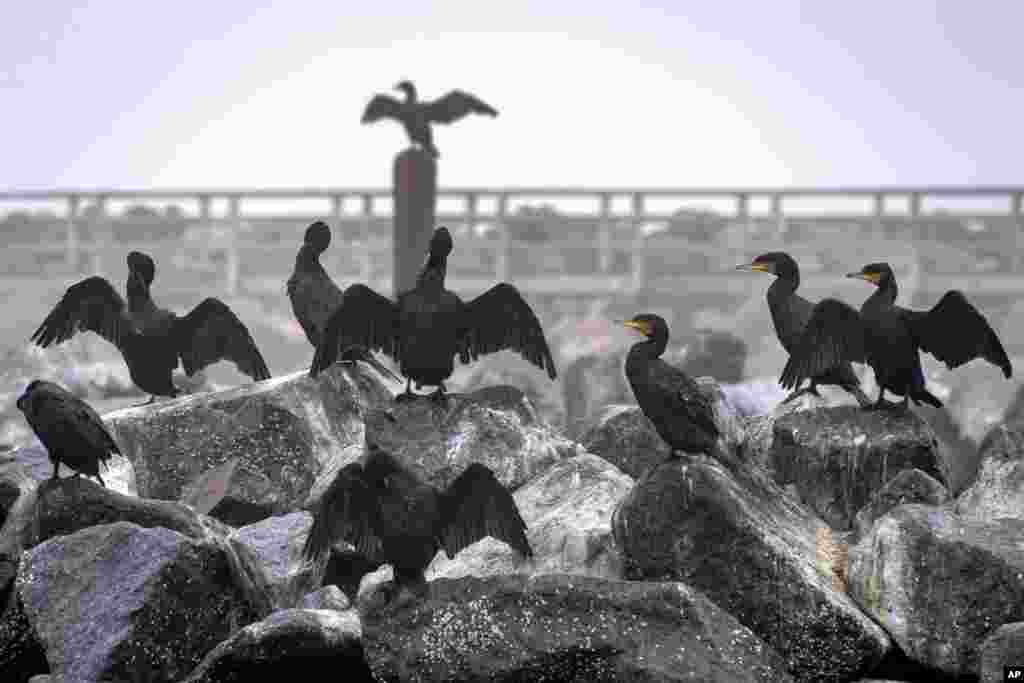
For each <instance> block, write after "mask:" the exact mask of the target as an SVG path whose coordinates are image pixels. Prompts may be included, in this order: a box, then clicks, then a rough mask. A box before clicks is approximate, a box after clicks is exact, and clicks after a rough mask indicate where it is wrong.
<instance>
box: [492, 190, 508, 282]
mask: <svg viewBox="0 0 1024 683" xmlns="http://www.w3.org/2000/svg"><path fill="white" fill-rule="evenodd" d="M497 219H498V220H497V221H495V222H496V224H497V226H498V245H497V246H496V247H495V253H494V279H495V280H497V281H498V282H506V281H507V280H508V260H509V259H508V257H509V251H510V250H511V248H512V240H511V239H510V235H509V229H508V222H507V221H508V195H507V194H505V193H504V192H502V193H501V194H500V195H498V207H497Z"/></svg>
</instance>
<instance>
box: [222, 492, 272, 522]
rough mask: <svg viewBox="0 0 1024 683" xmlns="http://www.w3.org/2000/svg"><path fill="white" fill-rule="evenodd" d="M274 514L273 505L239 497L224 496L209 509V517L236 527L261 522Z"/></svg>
mask: <svg viewBox="0 0 1024 683" xmlns="http://www.w3.org/2000/svg"><path fill="white" fill-rule="evenodd" d="M274 514H276V511H275V508H274V506H273V505H261V504H259V503H253V502H251V501H247V500H241V499H239V498H224V499H223V500H221V501H220V502H219V503H217V504H216V505H215V506H214V507H213V509H212V510H210V516H211V517H213V518H214V519H216V520H218V521H220V522H224V523H225V524H227V525H229V526H233V527H235V528H236V529H240V528H242V527H243V526H248V525H250V524H255V523H256V522H262V521H263V520H265V519H267V518H268V517H273V516H274Z"/></svg>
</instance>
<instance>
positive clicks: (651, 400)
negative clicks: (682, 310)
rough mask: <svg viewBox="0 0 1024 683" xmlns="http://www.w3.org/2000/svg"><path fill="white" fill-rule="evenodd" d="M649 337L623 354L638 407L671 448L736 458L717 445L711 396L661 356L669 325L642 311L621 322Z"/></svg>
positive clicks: (725, 459) (723, 458)
mask: <svg viewBox="0 0 1024 683" xmlns="http://www.w3.org/2000/svg"><path fill="white" fill-rule="evenodd" d="M622 324H623V325H625V326H626V327H630V328H632V329H634V330H637V331H638V332H640V333H641V334H642V335H644V336H645V337H647V339H646V340H644V341H641V342H637V343H636V344H633V346H632V348H630V350H629V353H628V354H627V355H626V378H627V379H628V380H629V385H630V387H632V389H633V396H635V397H636V402H637V403H638V404H639V405H640V410H642V411H643V413H644V415H646V416H647V418H648V419H649V420H650V421H651V423H652V424H654V428H655V429H656V430H657V431H658V434H659V435H660V436H661V438H662V439H664V440H665V443H667V444H668V445H669V447H670V448H671V449H672V451H673V453H672V456H674V455H675V451H683V452H684V453H704V454H706V455H708V456H711V457H713V458H715V459H716V460H719V461H721V462H722V463H723V464H735V459H734V458H732V457H731V456H730V455H728V454H727V453H725V451H724V449H722V448H720V447H719V445H718V439H719V438H720V437H721V431H720V430H719V429H718V425H717V424H715V413H714V407H713V406H712V405H711V399H710V398H709V397H708V396H707V394H705V393H704V392H703V391H701V390H700V386H699V385H698V384H697V383H696V382H695V381H693V379H691V378H690V376H689V375H687V374H686V373H685V372H683V371H682V370H680V369H679V368H677V367H674V366H672V365H669V364H668V363H666V362H665V361H664V360H662V359H661V354H663V353H664V352H665V347H666V346H667V345H668V324H667V323H666V322H665V320H664V319H663V318H662V317H661V316H659V315H654V314H653V313H641V314H640V315H636V316H633V318H631V319H630V320H626V321H625V322H623V323H622Z"/></svg>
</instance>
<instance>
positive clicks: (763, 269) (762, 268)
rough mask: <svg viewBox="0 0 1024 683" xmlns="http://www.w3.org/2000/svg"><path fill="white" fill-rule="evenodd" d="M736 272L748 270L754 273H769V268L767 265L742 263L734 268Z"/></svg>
mask: <svg viewBox="0 0 1024 683" xmlns="http://www.w3.org/2000/svg"><path fill="white" fill-rule="evenodd" d="M736 270H750V271H753V272H755V273H770V272H772V271H771V266H770V265H768V264H767V263H744V264H742V265H739V266H736Z"/></svg>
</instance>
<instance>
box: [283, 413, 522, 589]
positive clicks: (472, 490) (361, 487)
mask: <svg viewBox="0 0 1024 683" xmlns="http://www.w3.org/2000/svg"><path fill="white" fill-rule="evenodd" d="M394 419H395V418H394V417H393V416H392V415H391V414H390V413H387V412H385V411H382V410H372V411H369V412H368V413H367V414H366V446H367V455H366V458H365V461H364V463H363V464H360V463H351V464H349V465H346V466H345V467H343V468H342V469H341V471H340V472H339V473H338V476H337V478H335V480H334V481H333V482H332V483H331V485H330V487H329V488H328V489H327V490H326V491H325V492H324V494H323V497H322V498H321V499H320V502H319V505H318V507H317V508H316V511H315V512H314V514H313V525H312V527H310V530H309V536H307V538H306V543H305V545H304V547H303V556H304V557H305V558H307V559H308V560H313V561H314V562H319V561H321V560H322V559H323V557H324V556H325V555H326V554H327V553H328V552H329V551H330V548H331V546H332V545H334V544H335V543H337V542H338V541H345V542H347V543H351V544H352V545H353V546H354V547H355V549H356V552H358V553H359V554H360V555H362V556H364V557H365V558H366V559H368V560H370V561H371V563H373V564H377V565H379V564H390V565H391V567H392V569H393V570H394V577H395V584H396V585H397V586H403V585H404V586H409V587H417V586H421V585H422V584H423V583H424V581H425V578H424V575H423V573H424V571H425V570H426V568H427V567H428V566H429V565H430V563H431V561H433V559H434V556H435V555H436V554H437V551H438V550H439V549H444V551H445V553H447V555H448V557H449V558H452V557H455V555H456V554H457V553H458V552H459V551H461V550H462V549H463V548H465V547H467V546H469V545H470V544H472V543H475V542H476V541H479V540H481V539H483V538H485V537H487V536H491V537H492V538H495V539H497V540H499V541H503V542H505V543H507V544H509V545H510V546H512V548H513V549H515V550H517V551H518V552H519V553H520V554H522V555H523V556H525V557H527V558H529V557H532V556H533V551H532V550H531V548H530V543H529V541H528V540H527V538H526V524H525V523H524V522H523V518H522V517H521V516H520V515H519V509H518V508H517V507H516V503H515V500H514V499H513V498H512V494H510V493H509V492H508V490H506V489H505V487H504V486H502V485H501V483H500V482H499V481H498V480H497V479H496V478H495V476H494V473H493V472H492V471H491V470H490V469H489V468H488V467H487V466H486V465H482V464H480V463H473V464H471V465H470V466H469V467H467V468H466V469H465V470H464V471H463V472H462V474H460V475H459V476H458V477H456V478H455V480H454V481H453V482H452V483H451V484H450V485H449V486H448V488H447V489H445V490H444V491H439V490H437V489H435V488H434V487H433V486H430V485H428V484H425V483H423V482H421V481H420V480H419V479H417V478H416V476H414V475H413V474H412V473H411V472H409V471H408V470H407V469H406V468H405V467H403V466H402V464H401V463H400V462H399V461H398V460H397V459H395V458H394V457H393V456H392V455H390V454H389V453H387V452H385V451H384V450H382V449H381V448H380V447H379V446H378V445H377V444H376V443H375V442H374V439H373V434H374V430H375V429H379V427H375V425H378V424H381V423H382V421H383V420H388V421H391V422H394Z"/></svg>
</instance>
